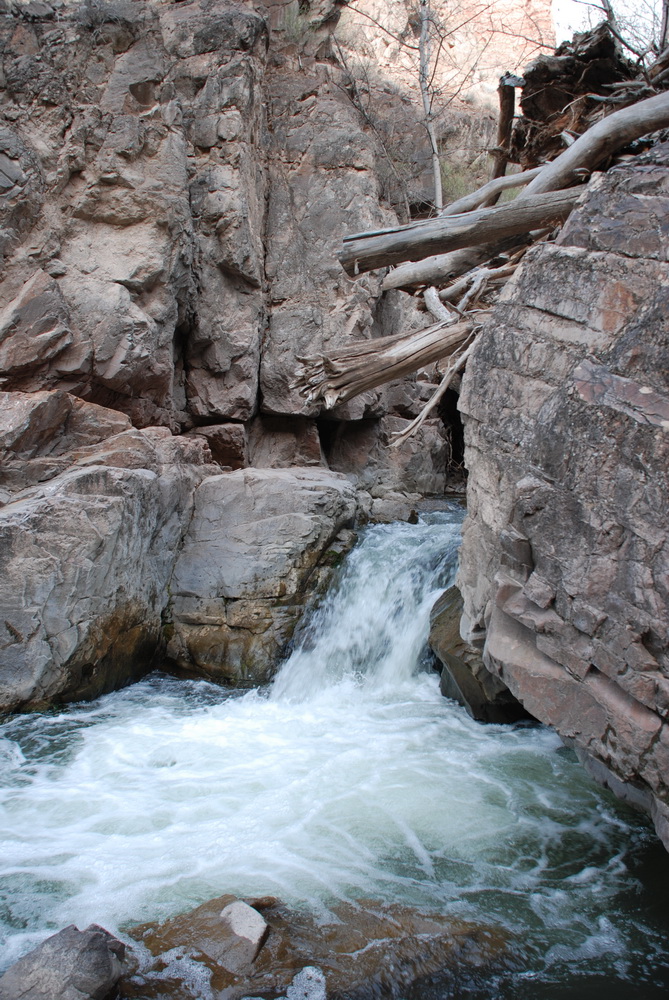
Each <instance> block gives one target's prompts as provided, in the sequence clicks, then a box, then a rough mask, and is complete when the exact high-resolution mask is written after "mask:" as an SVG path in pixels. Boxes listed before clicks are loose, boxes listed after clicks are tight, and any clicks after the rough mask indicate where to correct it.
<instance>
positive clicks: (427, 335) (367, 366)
mask: <svg viewBox="0 0 669 1000" xmlns="http://www.w3.org/2000/svg"><path fill="white" fill-rule="evenodd" d="M478 322H480V317H479V318H478ZM478 322H477V323H474V322H472V321H467V322H461V323H453V321H452V320H451V321H449V322H444V323H436V324H435V325H434V326H430V327H428V328H427V329H425V330H419V331H417V332H416V333H412V334H410V335H409V336H407V335H404V336H398V337H380V338H378V339H376V340H364V341H357V342H355V343H353V344H350V345H349V346H348V347H347V348H342V349H341V350H339V351H335V352H333V353H332V354H331V355H329V356H321V357H317V358H300V362H301V368H299V369H298V372H297V375H296V377H295V379H294V380H293V382H292V384H291V388H293V389H297V390H298V391H299V392H300V393H301V394H302V395H303V396H306V397H307V399H308V400H309V402H313V401H315V400H318V399H322V400H323V401H324V402H325V405H326V407H328V408H332V407H333V406H336V405H337V404H338V403H345V402H346V401H347V400H348V399H352V398H353V396H357V395H359V394H360V393H361V392H367V391H368V390H370V389H376V388H377V387H378V386H380V385H385V383H386V382H392V381H394V380H395V379H397V378H401V377H402V376H403V375H408V374H409V373H411V372H414V371H417V370H418V369H419V368H423V367H425V366H426V365H429V364H432V363H433V362H435V361H440V360H441V359H442V358H447V357H449V356H450V355H451V354H452V353H453V351H454V350H456V348H457V347H459V345H460V344H462V343H463V342H464V341H465V340H466V339H467V338H468V337H469V336H470V335H471V333H472V330H473V329H474V327H475V326H477V325H478Z"/></svg>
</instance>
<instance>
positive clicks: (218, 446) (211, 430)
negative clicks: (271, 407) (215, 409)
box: [188, 424, 249, 469]
mask: <svg viewBox="0 0 669 1000" xmlns="http://www.w3.org/2000/svg"><path fill="white" fill-rule="evenodd" d="M188 433H189V435H195V434H197V435H199V436H200V437H203V438H204V439H205V440H206V442H207V444H208V445H209V450H210V451H211V457H212V458H213V460H214V462H217V463H218V465H222V466H225V467H227V468H228V469H243V468H244V467H245V466H247V465H248V464H249V461H248V441H247V437H248V435H247V431H246V427H245V426H244V424H207V425H205V426H204V427H194V428H193V429H192V430H190V431H189V432H188Z"/></svg>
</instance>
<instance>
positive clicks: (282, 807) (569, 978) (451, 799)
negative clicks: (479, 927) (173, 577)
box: [0, 505, 669, 1000]
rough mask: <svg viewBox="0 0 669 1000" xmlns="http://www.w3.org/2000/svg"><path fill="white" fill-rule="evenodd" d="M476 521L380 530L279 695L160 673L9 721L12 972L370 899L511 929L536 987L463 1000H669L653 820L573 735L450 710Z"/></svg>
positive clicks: (362, 549) (508, 984)
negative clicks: (63, 953)
mask: <svg viewBox="0 0 669 1000" xmlns="http://www.w3.org/2000/svg"><path fill="white" fill-rule="evenodd" d="M461 517H462V514H461V511H460V510H459V508H457V507H456V506H455V505H453V508H452V509H451V510H449V511H446V512H441V513H437V514H429V515H425V516H423V517H422V518H421V520H420V522H419V523H418V524H416V525H409V524H395V525H388V526H375V527H372V528H369V529H367V530H366V531H364V532H363V536H362V540H361V542H360V543H359V544H358V545H357V546H356V548H355V549H354V550H353V552H352V553H351V554H350V556H349V557H348V559H347V560H346V564H345V566H344V567H343V569H342V571H341V573H340V579H339V581H338V583H337V585H336V586H335V587H334V588H333V590H332V592H331V594H330V595H329V596H328V598H327V599H326V600H325V601H324V603H323V605H322V607H321V608H320V610H319V611H318V612H316V614H315V615H314V616H313V617H312V619H311V622H310V624H309V626H308V627H307V628H306V630H305V632H304V634H303V635H302V638H301V641H300V644H299V648H297V649H296V650H295V652H294V653H293V654H292V656H291V657H290V659H289V660H288V661H287V662H286V663H285V664H284V665H283V667H282V668H281V670H280V672H279V674H278V676H277V678H276V679H275V681H274V683H273V684H272V685H271V686H270V687H269V688H267V689H265V690H260V691H251V692H245V693H242V694H239V693H230V692H229V691H226V690H224V689H221V688H218V687H215V686H213V685H211V684H209V683H207V682H206V681H180V680H176V679H174V678H170V677H168V676H165V675H160V674H155V675H151V676H149V677H148V678H147V679H145V680H144V681H142V682H140V683H138V684H135V685H133V686H132V687H129V688H126V689H125V690H123V691H119V692H116V693H114V694H111V695H107V696H105V697H103V698H100V699H98V700H97V701H95V702H93V703H90V704H79V705H74V706H70V707H68V708H64V709H63V710H59V711H53V712H50V713H44V714H38V715H27V716H14V717H13V718H10V719H8V720H7V721H6V722H5V723H4V725H3V726H2V730H1V739H0V760H1V766H2V773H3V779H4V780H3V789H2V807H3V811H2V820H1V828H0V852H1V854H2V859H3V872H4V874H3V878H2V901H1V904H0V906H1V909H0V918H1V925H2V935H3V939H4V944H3V950H2V965H3V966H6V965H8V964H10V962H12V961H13V960H15V959H16V958H17V957H18V956H19V955H20V954H22V953H23V952H25V951H26V950H27V949H28V948H30V947H32V946H34V945H35V944H36V943H38V942H39V941H41V940H43V938H44V937H45V936H47V935H48V934H49V933H53V932H54V931H55V930H57V929H60V928H61V927H62V926H64V925H65V924H68V923H76V924H77V925H78V926H79V927H84V926H86V925H87V924H89V923H91V922H95V923H100V924H102V925H103V926H105V927H107V928H108V929H109V930H111V931H114V932H118V933H120V934H121V935H123V930H124V928H127V927H128V926H130V925H131V924H132V923H134V922H139V921H144V920H156V919H164V918H166V917H168V916H171V915H173V914H175V913H178V912H180V911H183V910H187V909H189V908H191V907H193V906H195V905H197V904H198V903H200V902H202V901H204V900H207V899H209V898H211V897H213V896H217V895H220V894H222V893H224V892H232V893H236V894H238V895H244V896H250V895H266V894H274V895H276V896H279V897H280V898H281V899H283V900H285V901H286V902H288V903H291V904H295V905H300V906H308V907H309V908H311V909H312V910H314V911H315V912H316V913H318V914H321V915H326V914H327V912H328V907H329V906H331V905H333V904H334V903H335V902H337V901H342V900H344V901H354V900H356V899H361V898H367V899H370V898H371V899H378V900H382V901H400V902H403V903H406V904H410V905H413V906H416V907H419V908H424V909H425V910H429V911H433V912H441V913H447V914H451V915H453V916H454V917H457V918H459V919H461V918H464V919H467V920H473V921H476V922H483V923H486V924H491V923H492V924H500V925H502V926H503V927H505V928H507V929H508V931H509V932H510V936H511V937H510V940H511V942H512V944H511V947H512V949H513V952H514V956H515V959H516V962H515V965H516V967H515V969H514V970H513V971H511V970H509V971H506V972H504V973H500V974H499V975H498V976H497V977H496V978H495V979H494V980H491V981H490V982H488V983H487V984H485V985H483V986H481V985H480V984H479V986H478V987H476V988H475V987H474V986H473V985H470V987H468V989H469V992H467V991H465V992H462V993H461V994H460V995H461V996H463V997H464V996H467V997H472V998H473V997H477V998H478V997H481V998H487V1000H493V998H514V1000H521V998H526V997H527V998H528V1000H529V998H530V997H531V998H532V1000H539V998H543V997H546V998H548V997H550V998H562V997H565V998H566V997H569V998H572V1000H573V998H577V997H580V996H581V995H582V996H583V997H585V996H588V998H591V997H592V995H593V990H594V991H595V993H596V992H597V990H598V989H599V990H600V991H601V990H602V989H603V990H605V991H606V995H607V1000H617V998H623V997H624V998H626V1000H627V998H630V997H633V998H638V1000H649V998H654V997H658V998H659V997H660V996H665V995H666V991H667V989H669V946H668V944H667V942H668V941H669V935H668V933H667V932H668V930H669V926H668V921H667V915H666V899H667V890H668V889H669V863H668V862H669V858H668V857H667V855H666V854H665V852H664V851H663V850H662V848H661V847H660V846H659V845H658V843H657V840H656V838H655V835H654V833H653V832H652V829H651V826H650V824H649V823H648V822H647V821H646V820H645V819H644V818H643V817H641V816H638V815H637V814H636V813H633V812H632V811H631V810H629V809H628V808H626V807H625V806H623V805H621V804H620V803H618V802H617V801H616V800H615V799H614V798H613V797H612V796H611V795H610V794H609V793H608V792H606V791H604V790H603V789H601V788H599V787H598V786H596V785H595V784H594V783H593V782H592V781H591V780H590V779H589V778H588V776H587V775H586V774H585V773H584V771H583V770H582V769H581V767H580V766H579V765H578V763H577V762H576V759H575V757H574V755H573V754H572V752H571V751H570V750H568V749H566V748H565V747H563V745H562V744H561V742H560V740H559V738H558V737H557V736H556V735H555V734H554V733H553V732H552V731H551V730H549V729H547V728H545V727H543V726H539V725H527V724H522V725H516V726H501V725H492V726H483V725H480V724H479V723H476V722H474V721H472V720H471V719H470V718H469V717H468V716H467V714H466V712H465V711H464V709H462V708H461V707H459V706H458V705H455V704H453V703H451V702H449V701H446V700H445V699H443V698H442V697H441V695H440V694H439V686H438V675H437V674H436V673H435V672H434V671H433V670H432V669H431V668H430V664H429V662H428V659H427V657H426V653H425V639H426V636H427V631H428V618H429V611H430V608H431V606H432V604H433V603H434V600H435V599H436V597H437V596H438V594H439V593H440V592H441V591H442V590H443V588H444V587H445V586H447V585H449V584H450V583H451V582H452V579H453V575H454V570H455V563H456V553H457V547H458V543H459V530H460V521H461ZM477 989H478V992H476V990H477ZM463 990H465V988H464V986H463ZM203 996H204V995H203ZM449 996H452V994H449Z"/></svg>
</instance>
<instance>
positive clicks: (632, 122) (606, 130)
mask: <svg viewBox="0 0 669 1000" xmlns="http://www.w3.org/2000/svg"><path fill="white" fill-rule="evenodd" d="M667 127H669V93H663V94H656V95H655V97H648V98H647V99H646V100H645V101H637V102H636V104H632V105H630V106H629V107H627V108H622V109H621V110H620V111H614V112H613V113H612V114H610V115H607V117H606V118H602V119H601V120H600V121H598V122H597V123H596V124H595V125H593V126H592V127H591V128H589V129H588V130H587V132H584V133H583V135H581V136H579V137H578V139H577V140H576V142H574V143H573V145H571V146H570V147H569V148H568V149H565V151H564V152H563V153H560V155H559V156H558V157H556V158H555V159H554V160H552V161H551V162H550V163H547V164H546V166H545V167H542V169H541V171H540V173H539V175H538V176H537V177H535V178H534V180H533V181H532V182H531V183H530V184H529V185H528V186H527V187H526V188H525V190H524V191H522V192H521V193H520V194H519V195H518V198H517V199H516V201H515V202H514V204H518V203H519V202H520V201H521V200H522V201H527V202H529V201H530V200H531V199H532V198H533V197H534V196H536V195H539V194H542V193H544V192H547V191H556V190H558V189H559V188H564V187H566V186H567V185H568V184H573V183H574V181H575V180H577V179H578V178H579V176H580V174H581V173H582V172H583V171H587V172H588V173H589V172H590V171H592V170H594V169H595V168H596V167H598V166H599V165H600V164H601V163H602V162H603V161H604V160H606V159H607V158H608V157H609V156H611V154H612V153H615V151H616V150H617V149H620V148H621V147H622V146H626V145H627V143H629V142H632V141H633V140H634V139H640V138H641V136H643V135H647V134H648V133H649V132H655V131H656V130H657V129H661V128H667Z"/></svg>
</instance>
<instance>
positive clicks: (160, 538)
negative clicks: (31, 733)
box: [0, 428, 208, 710]
mask: <svg viewBox="0 0 669 1000" xmlns="http://www.w3.org/2000/svg"><path fill="white" fill-rule="evenodd" d="M129 435H130V436H131V441H130V442H129V441H128V440H127V438H128V436H129ZM119 439H122V440H121V441H120V442H119ZM136 439H137V440H136ZM111 441H112V442H114V441H116V442H117V443H118V444H117V447H118V451H117V452H116V453H115V452H114V451H113V448H114V445H113V444H112V445H110V442H109V441H107V442H105V443H104V444H103V446H102V448H103V449H104V450H103V453H102V454H101V453H100V452H97V451H95V449H93V451H92V453H89V454H88V455H87V456H86V463H87V464H89V466H90V467H89V468H76V467H75V468H72V469H70V470H69V471H67V472H65V473H63V474H62V475H59V476H57V477H56V478H55V479H53V480H51V482H49V483H47V484H46V485H43V486H40V487H34V488H33V489H30V490H25V491H23V492H22V493H20V494H17V495H14V497H12V498H11V500H10V502H8V503H7V504H6V505H5V506H4V507H3V508H2V510H0V606H1V607H2V624H1V625H0V637H1V638H0V709H2V710H13V709H16V708H21V707H43V706H45V705H47V704H49V703H50V702H52V701H53V700H72V699H80V698H86V697H95V696H97V695H98V694H100V693H101V692H103V691H109V690H112V689H114V688H115V687H118V686H120V685H122V684H124V683H127V682H128V681H129V680H131V679H132V678H134V677H137V676H138V675H141V673H143V672H146V671H147V670H148V669H150V666H151V661H152V657H153V656H154V654H155V652H156V650H157V649H158V648H159V645H160V643H161V641H162V620H161V613H162V610H163V608H164V607H165V605H166V604H167V600H168V589H167V588H168V583H169V579H170V575H171V573H172V569H173V566H174V561H175V558H176V551H177V549H178V547H179V544H180V541H181V538H182V535H183V532H184V525H185V524H186V523H187V521H188V517H189V516H190V512H191V509H192V496H193V489H194V487H195V485H196V484H197V483H198V482H200V480H201V479H202V476H203V474H205V473H206V471H207V468H208V467H207V466H206V465H204V464H203V461H204V459H205V458H206V453H205V452H204V447H205V445H204V442H202V441H198V440H194V439H172V436H171V434H170V432H169V431H167V430H166V429H164V428H159V429H158V430H157V432H156V433H154V434H151V433H150V432H148V431H147V432H140V431H133V432H125V433H123V434H120V435H117V436H116V438H112V439H111ZM129 444H132V447H129ZM184 445H186V447H185V448H184ZM198 459H199V462H200V464H199V465H197V464H195V461H196V460H198ZM114 465H116V466H117V467H112V466H114ZM133 465H134V466H135V467H132V466H133ZM147 465H148V466H151V467H149V468H147ZM128 466H131V467H130V468H129V467H128Z"/></svg>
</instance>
